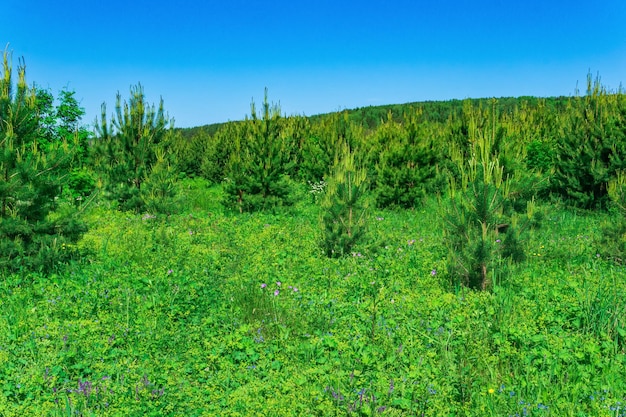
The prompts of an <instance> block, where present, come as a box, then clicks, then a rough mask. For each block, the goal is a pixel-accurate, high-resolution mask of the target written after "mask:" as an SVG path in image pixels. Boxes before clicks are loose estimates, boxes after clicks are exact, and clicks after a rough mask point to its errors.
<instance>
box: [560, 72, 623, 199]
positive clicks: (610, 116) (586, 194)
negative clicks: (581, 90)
mask: <svg viewBox="0 0 626 417" xmlns="http://www.w3.org/2000/svg"><path fill="white" fill-rule="evenodd" d="M624 104H625V102H624V99H623V94H621V93H619V94H609V93H608V92H607V90H606V89H605V88H604V87H603V86H602V85H601V83H600V79H599V78H596V79H595V80H592V78H591V76H589V77H588V80H587V94H586V95H585V96H584V97H575V98H573V99H572V101H571V103H570V108H569V109H568V111H567V114H568V119H567V121H566V122H567V123H566V126H565V129H564V131H563V134H562V136H561V138H560V140H559V141H558V145H557V148H556V162H555V173H554V186H555V191H556V192H557V193H559V194H561V195H562V196H563V197H565V198H567V199H568V201H569V202H570V203H572V204H573V205H575V206H578V207H582V208H595V207H605V206H606V204H607V202H608V195H607V188H606V184H607V183H608V182H609V181H610V180H611V179H614V178H615V177H616V175H617V172H619V171H621V170H624V169H626V129H624V127H625V119H624V116H625V115H626V107H625V106H624Z"/></svg>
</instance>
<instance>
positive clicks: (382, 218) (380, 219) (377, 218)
mask: <svg viewBox="0 0 626 417" xmlns="http://www.w3.org/2000/svg"><path fill="white" fill-rule="evenodd" d="M376 220H378V221H379V222H381V221H383V220H385V218H384V217H380V216H378V217H376Z"/></svg>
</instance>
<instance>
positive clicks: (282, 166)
mask: <svg viewBox="0 0 626 417" xmlns="http://www.w3.org/2000/svg"><path fill="white" fill-rule="evenodd" d="M251 108H252V109H251V110H252V112H251V113H252V116H251V119H249V120H246V122H244V123H242V124H241V126H240V127H239V135H237V137H235V138H234V148H233V151H232V153H231V155H230V161H229V165H228V168H227V172H226V176H227V181H226V184H225V187H224V190H225V192H226V200H225V203H226V205H228V206H230V207H232V208H237V209H238V210H239V211H240V212H243V211H255V210H263V209H269V208H274V207H276V206H281V205H289V204H291V200H290V196H289V193H290V183H289V180H288V177H287V174H288V172H289V171H290V170H291V165H292V161H291V160H290V150H289V149H288V142H287V141H286V140H285V138H284V136H283V131H282V130H283V127H284V119H283V118H282V117H281V115H280V107H279V106H277V105H271V104H270V103H269V102H268V98H267V90H266V91H265V99H264V101H263V107H262V111H261V115H260V116H259V115H258V114H257V111H256V107H255V105H254V102H253V103H252V105H251Z"/></svg>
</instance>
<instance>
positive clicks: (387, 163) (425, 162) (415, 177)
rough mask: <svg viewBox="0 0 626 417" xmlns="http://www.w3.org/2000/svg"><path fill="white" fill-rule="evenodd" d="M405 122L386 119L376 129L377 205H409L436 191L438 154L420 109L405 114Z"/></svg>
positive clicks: (405, 206)
mask: <svg viewBox="0 0 626 417" xmlns="http://www.w3.org/2000/svg"><path fill="white" fill-rule="evenodd" d="M404 120H405V122H404V125H400V124H398V123H396V122H394V121H393V120H392V118H391V113H389V115H388V118H387V121H386V122H385V123H383V124H382V125H381V126H380V127H379V129H378V132H377V135H378V136H379V138H378V142H379V143H380V145H381V147H380V148H379V149H380V152H379V154H380V161H379V162H378V164H377V166H376V174H377V175H376V189H375V193H376V204H377V205H378V206H379V207H390V206H392V207H394V206H395V207H402V208H411V207H415V206H417V205H419V204H420V202H421V201H422V200H423V199H424V197H426V196H427V195H428V194H430V193H432V192H434V191H436V190H437V188H438V186H439V185H440V184H438V183H437V181H438V180H439V179H440V178H441V177H440V176H439V175H438V160H437V153H436V152H435V150H434V147H433V144H432V139H431V135H430V134H429V133H430V132H428V131H427V130H426V125H425V124H424V123H422V122H421V120H420V112H412V113H411V114H410V115H407V116H405V118H404Z"/></svg>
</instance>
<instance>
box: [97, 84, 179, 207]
mask: <svg viewBox="0 0 626 417" xmlns="http://www.w3.org/2000/svg"><path fill="white" fill-rule="evenodd" d="M168 124H169V122H168V120H167V119H166V116H165V113H164V110H163V100H161V102H160V103H159V107H158V109H155V107H154V105H149V104H147V103H146V102H145V95H144V92H143V88H142V87H141V85H137V86H135V87H131V89H130V99H129V101H128V102H126V101H125V102H124V104H123V105H122V98H121V95H120V94H119V93H118V95H117V102H116V106H115V115H114V117H113V120H111V124H110V125H109V124H108V123H107V116H106V105H105V104H103V105H102V117H101V120H100V124H99V125H98V126H97V135H98V138H97V156H98V167H99V169H100V171H101V173H102V174H103V175H104V177H105V191H106V195H107V197H108V198H109V199H111V200H113V201H116V202H117V203H118V204H119V208H120V209H122V210H134V211H142V210H144V209H145V208H146V203H147V199H148V198H152V196H150V193H153V192H154V190H155V188H160V189H161V190H163V189H165V188H168V187H170V183H171V178H172V175H169V176H166V175H164V173H170V174H173V173H172V172H171V170H169V169H161V168H160V167H159V168H158V169H157V171H156V172H155V175H156V176H155V177H154V178H151V176H152V174H153V171H154V169H155V167H157V166H158V165H159V161H158V158H157V154H158V152H163V148H164V147H165V146H166V145H167V141H168V139H169V137H170V134H171V129H168ZM162 165H163V164H161V166H162ZM146 181H149V182H150V183H151V189H150V190H149V191H146V190H144V188H145V187H143V185H144V183H145V182H146ZM158 181H163V183H162V184H156V185H155V183H157V182H158ZM159 195H160V196H161V197H163V196H164V194H163V192H159Z"/></svg>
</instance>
